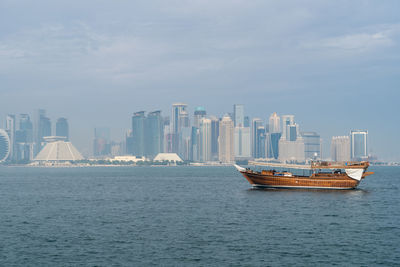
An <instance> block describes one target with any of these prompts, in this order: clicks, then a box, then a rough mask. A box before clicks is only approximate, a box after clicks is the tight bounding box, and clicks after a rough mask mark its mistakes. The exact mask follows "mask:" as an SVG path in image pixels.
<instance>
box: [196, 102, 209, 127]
mask: <svg viewBox="0 0 400 267" xmlns="http://www.w3.org/2000/svg"><path fill="white" fill-rule="evenodd" d="M206 115H207V112H206V110H205V108H204V107H196V109H195V110H194V115H193V126H194V127H197V128H199V126H200V121H201V119H202V118H205V117H206Z"/></svg>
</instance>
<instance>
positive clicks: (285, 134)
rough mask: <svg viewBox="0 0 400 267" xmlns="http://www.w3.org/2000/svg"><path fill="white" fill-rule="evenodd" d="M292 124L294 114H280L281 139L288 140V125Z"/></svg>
mask: <svg viewBox="0 0 400 267" xmlns="http://www.w3.org/2000/svg"><path fill="white" fill-rule="evenodd" d="M293 125H294V115H282V137H281V138H282V139H285V140H290V126H293Z"/></svg>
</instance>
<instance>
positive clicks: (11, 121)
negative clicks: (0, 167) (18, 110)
mask: <svg viewBox="0 0 400 267" xmlns="http://www.w3.org/2000/svg"><path fill="white" fill-rule="evenodd" d="M15 122H16V121H15V115H12V114H8V115H7V116H6V132H7V133H8V136H9V138H10V155H9V158H10V159H15V154H16V153H15V152H16V151H15V147H16V146H15V144H16V142H15Z"/></svg>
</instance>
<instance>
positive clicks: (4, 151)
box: [0, 129, 11, 162]
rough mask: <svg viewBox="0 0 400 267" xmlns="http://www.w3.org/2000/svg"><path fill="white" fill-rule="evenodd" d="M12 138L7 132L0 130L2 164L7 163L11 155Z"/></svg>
mask: <svg viewBox="0 0 400 267" xmlns="http://www.w3.org/2000/svg"><path fill="white" fill-rule="evenodd" d="M10 147H11V144H10V138H9V137H8V134H7V133H6V131H4V130H2V129H0V162H3V161H5V160H6V159H7V158H8V155H9V154H10Z"/></svg>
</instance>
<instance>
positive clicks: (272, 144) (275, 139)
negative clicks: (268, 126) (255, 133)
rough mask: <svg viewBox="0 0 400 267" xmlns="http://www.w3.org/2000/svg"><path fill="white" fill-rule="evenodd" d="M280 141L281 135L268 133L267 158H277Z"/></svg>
mask: <svg viewBox="0 0 400 267" xmlns="http://www.w3.org/2000/svg"><path fill="white" fill-rule="evenodd" d="M280 139H281V133H269V134H268V149H267V157H268V158H274V159H278V158H279V140H280Z"/></svg>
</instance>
